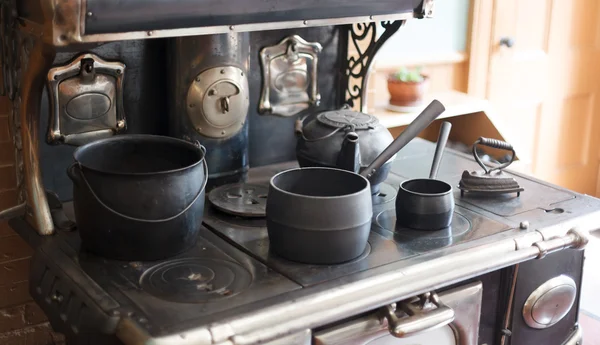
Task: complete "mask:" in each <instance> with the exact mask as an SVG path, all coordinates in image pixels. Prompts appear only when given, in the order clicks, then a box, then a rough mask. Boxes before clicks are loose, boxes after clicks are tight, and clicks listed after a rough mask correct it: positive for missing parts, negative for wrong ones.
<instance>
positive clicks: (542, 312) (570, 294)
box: [523, 275, 577, 329]
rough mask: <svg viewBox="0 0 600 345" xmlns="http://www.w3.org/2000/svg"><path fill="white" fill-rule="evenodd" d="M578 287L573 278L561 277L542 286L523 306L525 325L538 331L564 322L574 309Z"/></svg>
mask: <svg viewBox="0 0 600 345" xmlns="http://www.w3.org/2000/svg"><path fill="white" fill-rule="evenodd" d="M576 297H577V285H576V284H575V281H573V279H572V278H570V277H568V276H566V275H561V276H558V277H555V278H552V279H550V280H548V281H547V282H545V283H544V284H542V285H540V286H539V287H538V288H537V289H536V290H535V291H533V292H532V293H531V295H529V298H527V301H525V305H524V306H523V318H524V319H525V323H526V324H527V325H528V326H529V327H531V328H536V329H541V328H548V327H551V326H553V325H554V324H556V323H557V322H559V321H560V320H562V319H563V318H564V317H565V316H566V315H567V313H568V312H569V311H570V310H571V308H572V307H573V304H574V303H575V298H576Z"/></svg>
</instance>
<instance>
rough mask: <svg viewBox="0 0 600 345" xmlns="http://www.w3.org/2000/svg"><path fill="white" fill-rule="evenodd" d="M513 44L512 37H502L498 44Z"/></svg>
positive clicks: (509, 45) (509, 46)
mask: <svg viewBox="0 0 600 345" xmlns="http://www.w3.org/2000/svg"><path fill="white" fill-rule="evenodd" d="M514 45H515V40H514V39H513V38H512V37H502V38H501V39H500V46H505V47H506V48H512V47H513V46H514Z"/></svg>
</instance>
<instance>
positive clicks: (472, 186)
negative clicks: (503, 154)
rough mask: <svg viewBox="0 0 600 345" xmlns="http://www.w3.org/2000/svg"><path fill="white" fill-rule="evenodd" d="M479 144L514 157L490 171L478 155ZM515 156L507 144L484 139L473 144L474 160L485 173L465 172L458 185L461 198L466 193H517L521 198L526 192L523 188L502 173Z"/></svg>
mask: <svg viewBox="0 0 600 345" xmlns="http://www.w3.org/2000/svg"><path fill="white" fill-rule="evenodd" d="M477 144H480V145H484V146H488V147H492V148H496V149H502V150H508V151H512V156H511V157H510V160H509V161H508V162H506V163H504V164H501V165H499V166H497V167H495V168H493V169H488V167H486V166H485V164H483V162H482V161H481V158H479V156H478V155H477ZM515 154H516V153H515V150H514V149H513V147H512V145H511V144H509V143H507V142H504V141H500V140H496V139H489V138H483V137H481V138H479V139H478V140H477V141H476V142H475V143H474V144H473V158H475V160H476V161H477V163H478V164H479V166H481V167H482V168H483V171H471V172H469V171H467V170H465V171H464V172H463V174H462V178H461V179H460V182H459V184H458V188H460V196H461V197H462V196H464V194H465V192H467V193H482V194H505V193H515V192H516V193H517V197H519V196H521V192H522V191H524V189H523V187H521V186H520V185H519V183H518V182H517V180H515V179H514V178H513V177H512V176H510V175H508V174H507V173H505V172H504V171H502V169H505V168H506V167H508V166H509V165H510V164H511V163H512V162H513V161H514V159H515Z"/></svg>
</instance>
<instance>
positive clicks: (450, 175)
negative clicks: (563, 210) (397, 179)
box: [392, 144, 584, 224]
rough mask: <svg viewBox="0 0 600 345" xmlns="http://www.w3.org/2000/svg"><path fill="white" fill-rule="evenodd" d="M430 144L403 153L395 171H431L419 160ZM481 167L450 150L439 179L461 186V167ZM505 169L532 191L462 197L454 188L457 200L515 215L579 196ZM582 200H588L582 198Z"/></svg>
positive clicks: (410, 174)
mask: <svg viewBox="0 0 600 345" xmlns="http://www.w3.org/2000/svg"><path fill="white" fill-rule="evenodd" d="M429 145H431V146H430V148H429V150H427V148H426V147H422V148H414V149H413V151H412V152H409V154H410V156H408V157H400V158H399V159H397V160H396V161H394V163H393V167H392V171H393V173H395V174H398V175H400V176H402V177H405V178H418V177H421V176H425V175H426V174H427V173H428V172H429V167H428V166H427V165H425V164H422V163H419V162H421V161H422V160H426V159H428V157H431V156H430V155H431V152H433V145H432V144H429ZM459 169H460V170H459ZM477 169H481V168H480V167H479V165H478V164H477V163H475V161H474V160H472V158H468V156H466V155H463V154H460V153H456V152H452V151H449V152H447V153H446V154H445V155H444V157H443V158H442V163H441V165H440V172H439V178H438V179H440V180H442V181H445V182H447V183H449V184H450V185H451V186H457V185H458V182H459V181H460V178H461V175H460V172H459V171H463V170H467V171H472V170H477ZM504 173H505V174H508V175H510V176H512V177H514V178H515V179H516V180H517V181H518V183H519V185H520V186H521V187H523V188H524V189H525V190H526V191H528V192H527V193H523V194H522V195H521V196H520V197H517V196H516V194H505V195H496V196H490V195H477V194H468V193H467V194H465V196H464V197H462V198H461V197H460V190H459V189H458V188H454V199H455V201H456V203H457V204H461V205H465V206H468V207H471V208H474V209H475V208H477V209H483V210H485V211H488V212H491V213H493V214H495V215H497V216H500V217H513V216H515V215H518V214H522V213H524V212H528V211H532V210H536V209H539V210H544V209H546V210H549V209H553V208H554V207H553V206H552V205H554V204H556V203H559V202H563V201H566V200H570V199H573V198H575V197H576V196H575V194H574V193H573V192H570V191H567V190H564V189H560V188H558V187H556V186H551V185H549V184H545V183H543V182H541V181H538V180H536V179H534V178H532V177H528V176H524V175H520V174H516V173H514V172H504ZM582 202H584V201H583V200H582ZM517 224H518V223H517Z"/></svg>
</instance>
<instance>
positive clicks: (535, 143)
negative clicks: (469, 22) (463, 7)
mask: <svg viewBox="0 0 600 345" xmlns="http://www.w3.org/2000/svg"><path fill="white" fill-rule="evenodd" d="M483 1H486V0H483ZM492 18H493V21H492V27H491V41H490V50H489V65H488V75H487V88H486V89H487V92H486V95H487V98H488V99H489V100H490V102H491V103H492V105H493V106H494V108H495V109H496V110H497V113H498V114H500V117H501V119H502V120H501V121H502V127H503V128H502V129H503V135H505V137H506V139H507V140H508V141H510V142H511V143H513V145H514V146H515V147H516V148H517V149H518V152H517V154H518V153H519V152H521V154H522V156H523V157H531V159H530V160H527V161H525V162H524V163H525V164H524V170H525V172H528V173H532V174H533V175H535V176H536V177H539V178H541V179H543V180H546V181H549V182H552V183H555V184H558V185H561V186H564V187H566V188H569V189H573V190H576V191H579V192H582V193H588V194H592V195H593V194H595V193H596V183H597V178H598V163H599V158H600V157H599V155H598V153H599V152H600V150H599V149H598V147H599V145H600V142H599V134H600V133H598V124H599V123H600V121H598V115H599V111H598V110H599V108H598V106H597V102H598V101H597V97H596V95H597V93H598V90H599V89H600V73H599V72H600V55H599V52H600V49H599V47H600V38H599V36H600V35H599V34H598V33H599V32H600V25H598V23H600V2H599V1H597V0H568V1H565V0H554V1H553V0H527V1H519V0H496V1H494V6H493V14H492ZM474 29H475V28H474Z"/></svg>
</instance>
